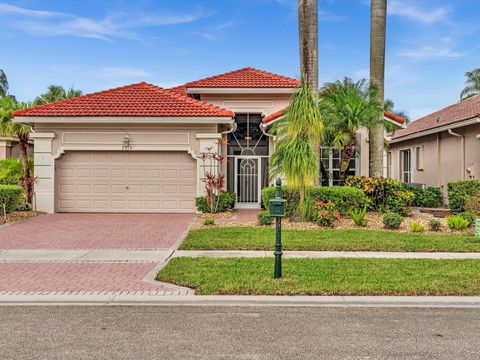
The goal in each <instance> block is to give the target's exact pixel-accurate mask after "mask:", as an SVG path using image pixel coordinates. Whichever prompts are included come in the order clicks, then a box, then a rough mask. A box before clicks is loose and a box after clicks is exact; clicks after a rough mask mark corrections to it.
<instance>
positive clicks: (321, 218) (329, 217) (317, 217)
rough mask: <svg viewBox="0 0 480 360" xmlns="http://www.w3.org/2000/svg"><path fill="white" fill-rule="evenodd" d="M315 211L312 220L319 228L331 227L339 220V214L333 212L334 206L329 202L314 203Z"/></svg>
mask: <svg viewBox="0 0 480 360" xmlns="http://www.w3.org/2000/svg"><path fill="white" fill-rule="evenodd" d="M314 205H315V210H314V213H313V220H314V221H315V222H316V223H317V224H318V225H321V226H333V223H334V222H335V220H338V219H339V218H340V212H339V211H338V210H335V204H334V203H332V202H331V201H329V202H323V201H317V202H315V204H314Z"/></svg>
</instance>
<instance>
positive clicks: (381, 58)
mask: <svg viewBox="0 0 480 360" xmlns="http://www.w3.org/2000/svg"><path fill="white" fill-rule="evenodd" d="M370 12H371V16H370V82H371V83H372V84H375V85H376V87H377V89H378V92H377V96H378V101H379V103H380V104H381V105H382V106H383V103H384V82H385V43H386V25H387V0H371V9H370ZM384 131H385V129H384V126H383V113H382V115H381V116H379V118H378V121H377V122H376V123H375V124H374V125H373V126H372V127H371V128H370V130H369V173H370V176H373V177H381V176H383V144H384Z"/></svg>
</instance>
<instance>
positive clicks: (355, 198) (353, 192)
mask: <svg viewBox="0 0 480 360" xmlns="http://www.w3.org/2000/svg"><path fill="white" fill-rule="evenodd" d="M273 198H275V187H267V188H264V189H263V190H262V203H263V207H264V208H266V209H267V208H268V207H269V202H270V200H271V199H273ZM282 198H284V199H285V200H286V201H287V209H286V212H287V216H291V215H293V214H294V213H295V211H296V210H297V208H298V202H299V198H300V197H299V191H298V188H296V187H292V186H288V185H287V186H283V187H282ZM305 201H308V202H309V203H310V205H312V204H313V203H315V202H317V201H323V202H328V201H331V202H333V203H334V204H335V208H336V209H337V210H338V211H339V212H340V213H341V214H342V215H347V214H348V213H349V212H350V211H351V210H353V209H358V208H363V207H364V206H365V205H366V204H367V201H368V198H367V197H366V196H365V194H364V193H363V192H362V191H361V190H359V189H355V188H352V187H350V186H332V187H323V186H314V187H312V188H310V189H309V192H308V195H307V196H306V197H305ZM310 210H311V209H310Z"/></svg>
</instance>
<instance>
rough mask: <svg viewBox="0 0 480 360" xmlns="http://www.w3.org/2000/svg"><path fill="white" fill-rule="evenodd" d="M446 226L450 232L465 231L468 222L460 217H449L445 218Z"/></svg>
mask: <svg viewBox="0 0 480 360" xmlns="http://www.w3.org/2000/svg"><path fill="white" fill-rule="evenodd" d="M445 220H446V221H447V225H448V227H449V228H450V229H452V230H465V229H466V228H468V227H469V226H470V222H469V221H468V220H466V219H464V218H463V217H461V216H460V215H451V216H447V217H446V218H445Z"/></svg>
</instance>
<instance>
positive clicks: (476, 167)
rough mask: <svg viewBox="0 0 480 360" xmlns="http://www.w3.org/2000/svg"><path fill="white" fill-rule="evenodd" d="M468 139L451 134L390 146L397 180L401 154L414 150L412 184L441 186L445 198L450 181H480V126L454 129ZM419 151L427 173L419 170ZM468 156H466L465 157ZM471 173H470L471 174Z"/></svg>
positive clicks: (412, 152)
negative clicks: (417, 153)
mask: <svg viewBox="0 0 480 360" xmlns="http://www.w3.org/2000/svg"><path fill="white" fill-rule="evenodd" d="M452 131H453V132H455V133H457V134H459V135H462V136H464V144H463V141H462V138H460V137H457V136H453V135H451V134H449V133H448V132H447V131H443V132H440V133H437V134H432V135H428V136H422V137H419V138H416V139H411V140H407V141H402V142H399V143H393V144H390V151H391V154H392V160H393V170H394V176H393V177H394V178H395V179H397V180H401V179H400V151H401V150H404V149H410V150H411V154H412V182H415V183H421V184H426V185H427V186H438V187H440V188H442V191H443V193H444V195H445V194H446V187H447V184H448V183H449V182H450V181H456V180H463V179H479V178H480V141H479V140H478V139H477V138H476V135H477V134H479V133H480V124H475V125H470V126H466V127H463V128H456V129H452ZM416 147H421V149H422V150H421V153H422V155H421V156H422V157H423V169H417V168H416V151H415V148H416ZM463 152H465V155H463ZM469 171H470V172H469Z"/></svg>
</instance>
